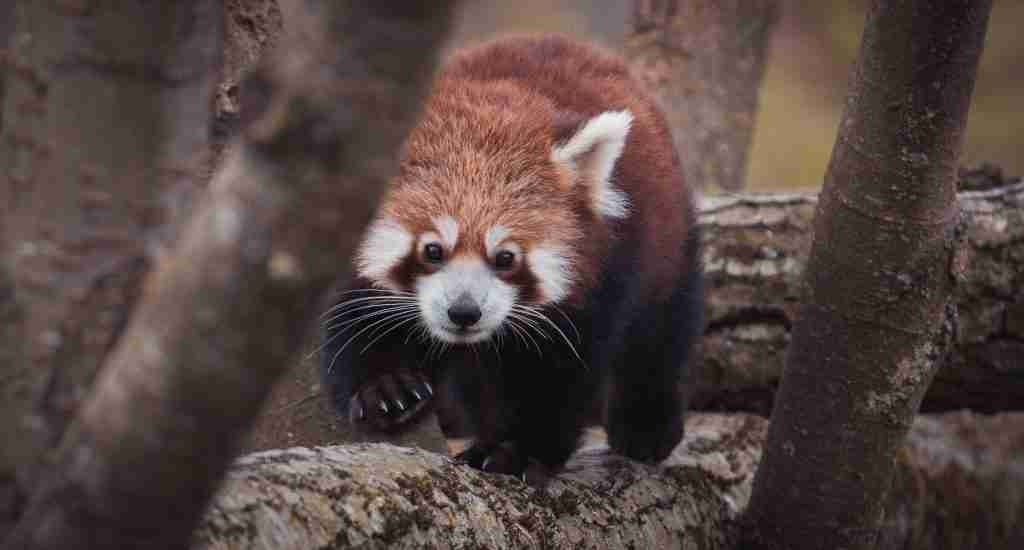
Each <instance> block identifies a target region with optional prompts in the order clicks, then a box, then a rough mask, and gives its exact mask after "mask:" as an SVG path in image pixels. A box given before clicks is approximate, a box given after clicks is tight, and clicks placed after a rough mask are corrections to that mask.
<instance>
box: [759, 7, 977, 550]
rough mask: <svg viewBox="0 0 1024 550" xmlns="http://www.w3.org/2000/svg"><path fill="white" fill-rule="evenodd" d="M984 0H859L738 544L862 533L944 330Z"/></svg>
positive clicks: (858, 537)
mask: <svg viewBox="0 0 1024 550" xmlns="http://www.w3.org/2000/svg"><path fill="white" fill-rule="evenodd" d="M990 10H991V0H956V1H946V0H907V1H904V2H886V1H885V0H875V1H873V2H872V3H871V6H870V8H869V9H868V16H867V22H866V24H865V30H864V35H863V40H862V42H861V49H860V54H859V55H858V60H857V63H856V65H855V67H854V69H853V75H852V78H851V84H850V92H849V95H848V99H847V104H846V109H845V110H844V112H843V117H842V120H841V121H840V125H839V128H840V129H839V135H838V136H837V138H836V144H835V148H834V149H833V152H832V159H831V161H830V163H829V167H828V171H827V173H826V175H825V185H824V188H823V189H822V191H821V194H820V200H819V203H818V208H817V211H816V213H815V216H814V241H813V244H812V246H811V253H810V257H809V258H808V261H807V272H806V277H805V285H804V287H803V290H804V292H803V296H802V299H801V303H800V306H799V312H798V314H797V315H798V319H797V322H796V324H795V325H794V327H793V332H792V341H791V342H790V345H789V348H788V350H787V352H786V354H787V355H786V368H785V373H784V375H783V377H782V381H781V383H780V385H779V391H778V393H777V395H776V398H775V406H774V407H773V409H772V417H771V418H772V425H771V429H770V430H769V433H768V441H767V444H766V446H765V453H764V460H763V461H762V463H761V465H760V467H759V471H758V474H757V479H756V480H755V483H754V492H753V494H752V496H751V503H750V509H749V510H748V517H747V518H746V519H745V521H746V524H747V526H748V528H747V529H745V530H744V546H745V547H747V548H750V549H758V550H762V549H763V550H775V549H780V550H782V549H784V550H800V549H808V550H812V549H819V548H842V549H844V550H868V549H873V548H875V547H876V541H877V538H878V528H879V525H880V521H881V519H882V516H883V513H884V508H883V506H884V501H885V497H886V495H887V494H888V492H889V489H890V486H891V483H892V473H893V471H894V468H895V464H896V461H897V457H898V454H899V452H900V449H901V448H902V444H903V441H904V438H905V437H906V434H907V431H908V430H909V428H910V426H911V424H912V421H913V419H914V415H915V414H916V413H917V411H918V409H919V407H920V405H921V401H922V399H923V397H924V394H925V391H926V390H927V389H928V386H929V384H930V383H931V381H932V379H933V377H934V376H935V373H936V372H937V370H938V368H939V366H940V365H941V360H942V358H943V357H944V356H945V355H946V354H947V352H948V349H949V346H950V344H951V343H952V340H953V337H954V334H955V332H956V325H957V316H956V307H955V296H954V292H955V288H956V286H957V283H958V282H959V281H960V280H962V279H963V270H964V268H965V267H966V260H965V257H964V255H963V253H962V249H961V246H960V245H961V240H962V239H961V237H962V230H963V226H962V223H961V214H960V211H961V210H960V208H959V203H958V202H957V196H956V181H955V180H956V166H957V161H958V158H959V155H960V147H961V144H962V141H963V136H964V128H965V127H966V124H967V113H968V108H969V106H970V98H971V93H972V91H973V89H974V79H975V75H976V74H977V69H978V61H979V59H980V57H981V49H982V45H983V44H984V38H985V31H986V29H987V25H988V15H989V12H990Z"/></svg>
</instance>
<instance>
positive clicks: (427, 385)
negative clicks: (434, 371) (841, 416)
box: [423, 382, 434, 397]
mask: <svg viewBox="0 0 1024 550" xmlns="http://www.w3.org/2000/svg"><path fill="white" fill-rule="evenodd" d="M423 386H424V387H425V388H427V393H429V394H430V397H434V388H433V387H431V385H430V382H424V383H423Z"/></svg>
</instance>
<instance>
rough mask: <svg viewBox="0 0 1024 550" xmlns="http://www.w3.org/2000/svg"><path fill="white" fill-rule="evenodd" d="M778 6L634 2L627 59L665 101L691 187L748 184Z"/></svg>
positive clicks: (767, 1) (734, 0)
mask: <svg viewBox="0 0 1024 550" xmlns="http://www.w3.org/2000/svg"><path fill="white" fill-rule="evenodd" d="M778 11H779V2H778V0H634V2H633V17H632V20H631V25H630V29H629V32H628V33H627V36H626V41H625V48H624V53H625V54H626V57H627V58H628V59H629V60H630V68H631V70H632V71H633V74H634V75H636V76H637V77H638V78H640V80H641V81H643V82H644V84H646V85H647V88H648V89H649V90H651V91H652V92H653V93H654V94H655V95H656V96H657V97H658V98H659V99H660V100H661V104H662V107H663V109H664V111H665V114H666V116H667V117H668V121H669V126H671V128H672V136H673V138H674V140H675V143H676V148H677V150H678V151H679V154H680V157H681V158H682V160H683V172H684V177H685V179H686V181H687V182H689V184H690V185H692V186H694V187H697V188H704V189H707V188H709V187H710V186H718V187H720V188H722V189H726V190H730V191H737V190H740V189H742V188H743V185H744V181H745V179H746V168H747V154H748V152H749V149H750V140H751V137H752V135H753V130H754V119H755V116H756V114H757V97H758V93H759V91H760V89H761V78H762V76H763V75H764V66H765V60H766V58H767V53H768V39H769V36H770V35H771V29H772V28H773V27H774V23H775V21H776V20H777V18H778Z"/></svg>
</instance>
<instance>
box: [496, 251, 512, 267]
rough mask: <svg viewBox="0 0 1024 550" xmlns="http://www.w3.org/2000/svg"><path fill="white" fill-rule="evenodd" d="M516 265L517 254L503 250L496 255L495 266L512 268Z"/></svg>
mask: <svg viewBox="0 0 1024 550" xmlns="http://www.w3.org/2000/svg"><path fill="white" fill-rule="evenodd" d="M515 265H516V255H515V253H513V252H509V251H508V250H502V251H501V252H498V254H497V255H495V256H494V267H496V268H498V269H512V268H513V267H514V266H515Z"/></svg>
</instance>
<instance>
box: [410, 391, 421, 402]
mask: <svg viewBox="0 0 1024 550" xmlns="http://www.w3.org/2000/svg"><path fill="white" fill-rule="evenodd" d="M412 394H413V396H414V397H416V401H423V396H422V395H420V392H418V391H416V390H412Z"/></svg>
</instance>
